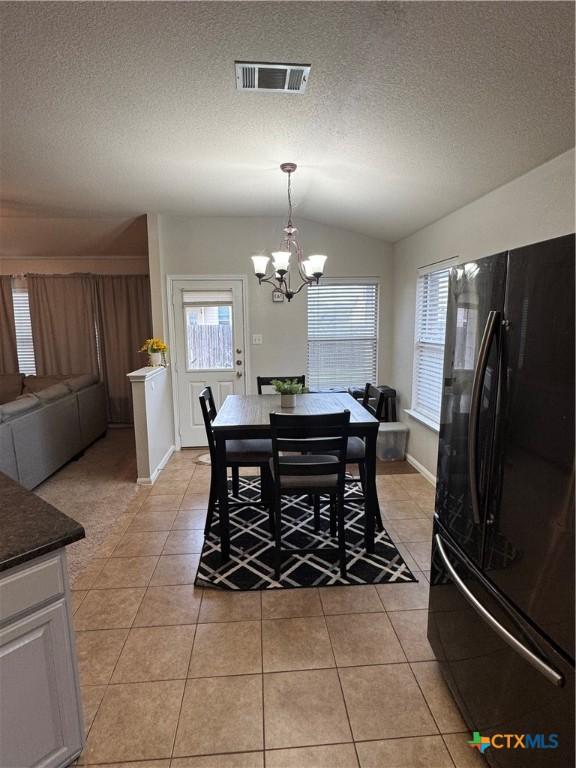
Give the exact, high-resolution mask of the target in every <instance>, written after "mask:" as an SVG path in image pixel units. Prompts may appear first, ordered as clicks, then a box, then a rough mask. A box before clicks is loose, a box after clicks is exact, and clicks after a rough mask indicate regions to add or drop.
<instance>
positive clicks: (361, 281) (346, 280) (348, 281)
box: [306, 275, 381, 386]
mask: <svg viewBox="0 0 576 768" xmlns="http://www.w3.org/2000/svg"><path fill="white" fill-rule="evenodd" d="M323 285H325V286H328V285H339V286H346V285H370V286H374V287H375V288H376V291H375V293H376V318H375V327H376V334H375V366H374V378H375V381H374V383H377V382H378V371H379V366H380V317H381V314H380V301H381V279H380V278H379V277H375V276H369V275H368V276H366V277H323V278H321V280H320V283H319V287H320V288H321V287H322V286H323ZM309 301H310V299H309V297H308V289H306V381H307V383H309V385H310V386H313V385H312V376H311V372H310V336H309V333H310V324H309V315H308V307H309ZM365 384H366V382H361V383H359V384H358V386H364V385H365ZM332 386H334V385H332ZM348 386H353V385H348Z"/></svg>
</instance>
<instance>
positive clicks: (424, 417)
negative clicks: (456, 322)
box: [405, 257, 459, 432]
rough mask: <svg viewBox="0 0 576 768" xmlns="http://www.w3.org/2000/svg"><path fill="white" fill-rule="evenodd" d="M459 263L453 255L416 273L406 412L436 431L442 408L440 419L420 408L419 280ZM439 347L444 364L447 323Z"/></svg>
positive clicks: (438, 427)
mask: <svg viewBox="0 0 576 768" xmlns="http://www.w3.org/2000/svg"><path fill="white" fill-rule="evenodd" d="M458 263H459V257H453V258H450V259H443V260H441V261H437V262H434V263H432V264H427V265H426V266H423V267H419V268H418V271H417V275H416V295H415V301H414V344H413V349H412V391H411V395H410V408H407V409H405V412H406V413H407V414H408V415H409V416H411V417H412V418H413V419H416V421H419V422H420V423H422V424H424V425H425V426H427V427H429V428H430V429H432V430H433V431H434V432H439V431H440V419H441V416H442V414H441V410H440V412H439V413H438V419H437V420H436V419H435V418H433V417H432V415H431V414H430V413H425V412H423V411H421V410H419V409H418V398H417V394H418V378H419V376H418V371H419V367H418V353H419V345H420V344H421V342H420V340H419V336H420V333H419V330H420V328H419V325H418V290H419V282H420V279H421V278H422V277H425V276H426V275H430V274H432V273H433V272H445V271H449V270H450V269H452V267H454V266H456V264H458ZM448 279H450V276H448ZM436 346H437V347H441V348H442V365H443V361H444V352H445V349H446V325H445V326H444V342H443V343H442V344H441V345H440V344H437V345H436ZM440 395H442V392H440ZM441 408H442V401H441V400H440V409H441Z"/></svg>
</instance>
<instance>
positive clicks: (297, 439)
mask: <svg viewBox="0 0 576 768" xmlns="http://www.w3.org/2000/svg"><path fill="white" fill-rule="evenodd" d="M349 423H350V411H347V410H346V411H343V412H341V413H326V414H319V415H311V416H309V415H290V414H284V413H271V414H270V428H271V433H272V458H271V459H270V468H271V471H272V480H273V510H274V540H275V556H274V573H275V577H276V580H277V581H279V580H280V577H281V569H282V560H283V558H284V556H285V555H289V554H293V553H295V552H297V553H301V552H308V553H322V554H326V553H327V552H336V553H338V555H339V559H340V573H341V575H342V576H346V539H345V531H344V483H345V475H346V445H347V442H348V425H349ZM320 495H322V496H328V497H329V498H330V502H331V510H332V512H333V513H334V517H335V519H336V529H337V531H336V533H337V537H338V547H337V548H331V547H321V548H318V547H316V548H297V549H295V548H292V549H285V548H283V547H282V498H283V497H284V496H313V497H315V498H316V497H318V498H319V497H320ZM331 528H332V526H331Z"/></svg>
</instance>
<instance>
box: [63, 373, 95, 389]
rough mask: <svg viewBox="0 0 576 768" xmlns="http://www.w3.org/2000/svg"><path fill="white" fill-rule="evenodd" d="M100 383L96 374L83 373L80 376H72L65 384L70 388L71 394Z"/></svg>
mask: <svg viewBox="0 0 576 768" xmlns="http://www.w3.org/2000/svg"><path fill="white" fill-rule="evenodd" d="M98 381H99V378H98V376H96V374H94V373H83V374H81V375H80V376H72V377H71V378H69V379H66V381H65V382H64V384H66V386H67V387H68V389H69V390H70V392H78V391H79V390H81V389H86V387H91V386H92V384H97V383H98Z"/></svg>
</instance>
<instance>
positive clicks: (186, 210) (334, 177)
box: [0, 2, 574, 241]
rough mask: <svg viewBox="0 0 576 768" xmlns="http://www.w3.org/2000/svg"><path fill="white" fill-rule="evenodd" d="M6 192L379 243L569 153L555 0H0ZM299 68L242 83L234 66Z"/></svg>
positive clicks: (94, 212) (569, 122) (561, 29)
mask: <svg viewBox="0 0 576 768" xmlns="http://www.w3.org/2000/svg"><path fill="white" fill-rule="evenodd" d="M0 17H1V19H0V20H1V27H2V32H1V34H2V40H1V42H2V50H1V75H2V83H3V85H2V93H1V107H2V108H1V120H2V123H1V138H2V142H1V155H2V156H1V162H2V169H1V170H2V179H3V182H2V195H3V198H4V204H5V205H8V206H12V207H14V206H16V207H18V206H24V207H25V208H26V209H27V210H29V209H30V208H32V209H33V208H34V207H38V208H41V209H43V210H46V209H50V208H51V207H53V208H54V209H55V210H58V211H59V212H60V215H61V213H62V212H63V211H65V212H68V213H69V214H72V215H74V214H76V215H80V216H85V215H89V216H132V215H136V214H139V213H143V212H146V211H151V212H159V213H173V214H180V215H215V216H219V215H238V216H250V215H268V214H270V215H277V214H281V213H283V211H284V207H285V178H284V177H283V176H282V174H281V173H280V171H279V170H278V165H279V163H280V162H282V161H286V160H292V161H294V162H296V163H298V164H299V169H298V171H297V173H296V176H295V178H294V195H295V198H296V202H297V209H296V213H297V214H300V215H302V216H305V217H307V218H309V219H315V220H318V221H321V222H325V223H329V224H330V223H337V224H338V225H339V226H342V227H346V228H349V229H352V230H357V231H360V232H363V233H366V234H370V235H373V236H376V237H380V238H383V239H385V240H389V241H395V240H397V239H399V238H401V237H403V236H405V235H407V234H409V233H411V232H413V231H415V230H416V229H419V228H420V227H422V226H424V225H425V224H427V223H429V222H431V221H434V220H435V219H437V218H439V217H441V216H443V215H445V214H446V213H448V212H450V211H452V210H454V209H455V208H458V207H459V206H461V205H464V204H465V203H467V202H469V201H470V200H472V199H474V198H476V197H479V196H480V195H482V194H484V193H486V192H488V191H489V190H491V189H494V188H495V187H497V186H500V185H501V184H503V183H505V182H507V181H509V180H510V179H512V178H515V177H516V176H519V175H520V174H522V173H524V172H526V171H528V170H529V169H531V168H533V167H535V166H537V165H539V164H540V163H542V162H544V161H546V160H548V159H549V158H551V157H554V156H556V155H558V154H560V153H562V152H564V151H565V150H567V149H569V148H570V147H571V146H573V144H574V125H573V118H574V92H573V71H574V70H573V66H574V44H573V35H574V5H573V3H567V2H566V3H564V2H445V3H444V2H423V3H420V2H405V3H397V2H381V3H378V2H369V3H363V2H349V3H323V2H322V3H320V2H278V3H277V2H233V3H227V2H206V3H204V2H175V3H163V2H147V3H139V2H125V3H124V2H110V3H84V2H78V3H75V2H64V3H51V2H39V3H35V2H26V3H20V2H15V3H1V4H0ZM235 59H240V60H257V61H287V62H295V63H306V64H308V63H309V64H311V65H312V71H311V75H310V81H309V85H308V88H307V91H306V93H305V94H304V95H293V94H290V95H284V94H274V93H245V92H244V93H242V92H238V91H237V90H236V88H235V76H234V60H235Z"/></svg>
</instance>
